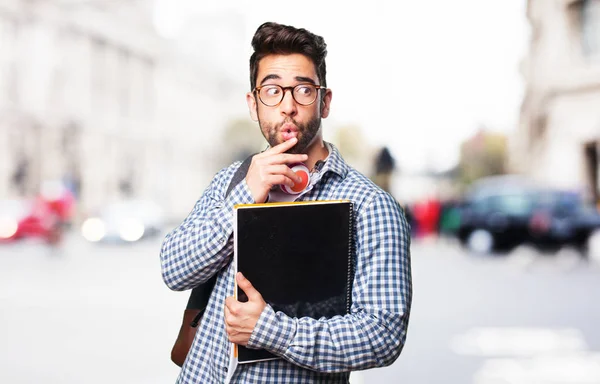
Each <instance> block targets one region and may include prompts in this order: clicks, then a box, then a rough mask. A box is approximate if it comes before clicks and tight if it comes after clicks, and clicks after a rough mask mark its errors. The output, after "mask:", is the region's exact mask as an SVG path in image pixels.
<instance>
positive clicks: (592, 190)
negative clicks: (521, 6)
mask: <svg viewBox="0 0 600 384" xmlns="http://www.w3.org/2000/svg"><path fill="white" fill-rule="evenodd" d="M527 16H528V19H529V22H530V24H531V43H530V48H529V53H528V56H527V58H526V59H525V60H524V62H523V68H522V69H523V74H524V77H525V81H526V93H525V97H524V100H523V103H522V107H521V118H520V128H519V130H518V132H517V135H516V137H515V138H514V141H513V146H512V153H511V169H512V170H516V171H522V172H524V173H526V174H529V175H531V176H533V177H534V178H535V179H539V180H542V181H544V182H547V183H549V184H551V185H555V186H559V187H565V188H571V189H581V190H583V191H584V192H585V193H586V194H587V195H588V196H589V197H590V199H592V200H594V201H598V198H599V190H600V178H599V173H600V167H599V162H600V156H599V154H600V0H529V1H528V6H527Z"/></svg>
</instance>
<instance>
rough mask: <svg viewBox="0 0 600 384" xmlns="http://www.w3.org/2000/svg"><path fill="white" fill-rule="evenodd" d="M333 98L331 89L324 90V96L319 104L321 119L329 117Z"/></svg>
mask: <svg viewBox="0 0 600 384" xmlns="http://www.w3.org/2000/svg"><path fill="white" fill-rule="evenodd" d="M332 97H333V93H332V92H331V89H329V88H327V89H326V90H325V96H323V101H322V102H321V118H323V119H325V118H327V116H329V111H330V108H331V98H332Z"/></svg>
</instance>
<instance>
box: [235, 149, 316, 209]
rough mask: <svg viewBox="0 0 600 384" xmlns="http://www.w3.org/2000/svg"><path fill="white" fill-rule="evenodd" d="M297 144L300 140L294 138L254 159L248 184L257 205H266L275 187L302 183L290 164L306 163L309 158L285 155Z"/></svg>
mask: <svg viewBox="0 0 600 384" xmlns="http://www.w3.org/2000/svg"><path fill="white" fill-rule="evenodd" d="M297 142H298V139H296V138H292V139H290V140H287V141H285V142H283V143H281V144H278V145H276V146H274V147H272V148H269V149H268V150H266V151H264V152H262V153H260V154H258V155H255V156H254V157H253V158H252V162H251V163H250V167H249V168H248V173H247V174H246V183H247V185H248V188H249V189H250V192H251V194H252V197H253V198H254V201H255V202H256V203H264V202H265V201H266V200H267V197H268V196H269V191H270V190H271V188H272V187H273V186H275V185H278V184H283V185H287V186H288V187H293V186H294V184H295V183H300V182H301V181H302V179H301V178H300V177H298V176H297V175H296V174H295V173H294V172H293V171H292V170H291V169H290V167H289V166H288V164H293V163H300V162H304V161H306V160H307V159H308V156H307V155H306V154H290V153H285V151H287V150H288V149H290V148H292V147H293V146H294V145H296V143H297Z"/></svg>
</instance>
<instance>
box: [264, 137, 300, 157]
mask: <svg viewBox="0 0 600 384" xmlns="http://www.w3.org/2000/svg"><path fill="white" fill-rule="evenodd" d="M297 142H298V139H297V138H295V137H292V138H291V139H289V140H286V141H284V142H283V143H281V144H277V145H276V146H274V147H271V148H269V149H267V150H266V151H264V152H263V153H261V155H263V156H261V157H264V156H269V155H276V154H278V153H284V152H285V151H287V150H288V149H290V148H292V147H293V146H294V145H296V143H297Z"/></svg>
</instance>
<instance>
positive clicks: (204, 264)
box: [160, 145, 412, 384]
mask: <svg viewBox="0 0 600 384" xmlns="http://www.w3.org/2000/svg"><path fill="white" fill-rule="evenodd" d="M330 148H331V150H330V155H329V158H328V159H327V161H326V163H325V165H324V166H323V168H322V169H321V171H320V174H321V178H320V179H319V181H318V182H317V183H316V184H315V185H314V187H313V189H312V190H310V192H308V193H307V194H305V195H303V196H301V197H300V198H299V201H306V200H335V199H348V200H350V201H352V202H353V203H354V207H355V220H356V231H357V233H356V238H355V241H356V243H355V249H356V255H355V257H356V259H355V277H354V283H353V286H352V307H351V310H350V314H348V315H345V316H335V317H333V318H330V319H319V320H317V319H313V318H309V317H303V318H291V317H288V316H287V315H285V314H284V313H282V312H275V311H274V310H273V308H272V307H271V306H269V305H267V306H266V308H265V309H264V311H263V312H262V314H261V316H260V318H259V320H258V323H257V324H256V327H255V328H254V331H253V333H252V336H251V337H250V341H249V343H248V347H249V348H263V349H266V350H268V351H270V352H272V353H274V354H276V355H278V356H280V357H281V359H277V360H270V361H264V362H258V363H250V364H243V365H238V367H237V369H236V370H235V372H234V374H233V377H232V380H231V382H233V383H258V384H264V383H282V384H283V383H285V384H289V383H348V380H349V375H350V371H355V370H362V369H368V368H374V367H383V366H387V365H390V364H392V363H393V362H394V361H395V360H396V359H397V358H398V356H399V355H400V352H401V350H402V347H403V346H404V342H405V340H406V332H407V327H408V318H409V313H410V306H411V299H412V282H411V265H410V228H409V225H408V223H407V221H406V219H405V217H404V214H403V211H402V209H401V208H400V206H399V205H398V203H397V202H396V201H395V200H394V198H393V197H391V196H390V195H389V194H388V193H386V192H384V191H383V190H381V189H380V188H379V187H377V186H376V185H375V184H374V183H373V182H371V181H370V180H369V179H368V178H367V177H365V176H364V175H362V174H360V173H359V172H358V171H356V170H355V169H353V168H352V167H350V166H349V165H348V164H347V163H346V162H345V161H344V160H343V159H342V157H341V155H340V153H339V151H338V150H337V149H336V148H335V147H334V146H333V145H331V146H330ZM239 166H240V162H237V163H234V164H232V165H231V166H229V167H227V168H225V169H223V170H221V171H220V172H219V173H218V174H217V175H216V176H215V177H214V178H213V180H212V182H211V183H210V185H209V186H208V188H207V189H206V190H205V191H204V193H203V195H202V196H201V198H200V200H199V201H198V202H197V203H196V205H195V207H194V209H193V210H192V212H191V213H190V214H189V216H188V217H187V218H186V219H185V220H184V221H183V223H182V224H181V225H180V226H179V227H177V228H176V229H174V230H173V231H172V232H170V233H169V234H168V235H167V236H166V238H165V240H164V242H163V245H162V249H161V254H160V259H161V266H162V274H163V279H164V281H165V283H166V284H167V286H168V287H169V288H171V289H173V290H186V289H191V288H193V287H195V286H197V285H198V284H200V283H203V282H205V281H207V280H208V279H209V278H210V277H211V276H213V275H215V274H217V275H218V277H217V282H216V284H215V288H214V290H213V292H212V295H211V297H210V301H209V303H208V307H207V309H206V312H205V314H204V317H203V319H202V321H201V323H200V325H199V327H198V331H197V332H196V337H195V339H194V343H193V344H192V347H191V349H190V353H189V354H188V356H187V359H186V360H185V363H184V365H183V367H182V369H181V373H180V375H179V378H178V383H199V384H213V383H223V382H224V380H225V377H226V376H227V367H228V363H229V352H230V343H229V341H228V338H227V334H226V332H225V319H224V306H225V298H226V297H227V296H232V295H233V289H234V271H233V266H232V263H231V261H232V252H233V244H232V238H233V237H232V233H233V206H234V205H235V204H243V203H253V202H254V201H253V199H252V195H251V193H250V190H249V188H248V185H247V184H246V182H245V181H242V182H240V183H239V184H238V185H237V186H236V187H235V188H234V189H233V190H232V191H231V193H230V195H229V196H228V197H227V198H225V191H226V190H227V187H228V185H229V181H230V180H231V179H232V177H233V174H234V173H235V171H236V169H237V168H238V167H239Z"/></svg>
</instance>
